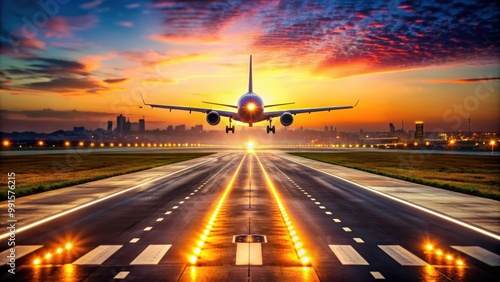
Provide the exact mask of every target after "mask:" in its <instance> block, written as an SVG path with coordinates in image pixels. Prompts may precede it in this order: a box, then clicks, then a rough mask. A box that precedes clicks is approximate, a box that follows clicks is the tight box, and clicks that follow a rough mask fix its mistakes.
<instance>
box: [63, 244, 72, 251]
mask: <svg viewBox="0 0 500 282" xmlns="http://www.w3.org/2000/svg"><path fill="white" fill-rule="evenodd" d="M64 247H65V248H66V250H70V249H71V248H72V247H73V245H72V244H71V243H67V244H66V246H64Z"/></svg>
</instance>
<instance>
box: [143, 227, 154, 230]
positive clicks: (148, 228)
mask: <svg viewBox="0 0 500 282" xmlns="http://www.w3.org/2000/svg"><path fill="white" fill-rule="evenodd" d="M151 229H153V227H151V226H149V227H146V228H144V231H149V230H151Z"/></svg>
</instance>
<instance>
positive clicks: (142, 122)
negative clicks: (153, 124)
mask: <svg viewBox="0 0 500 282" xmlns="http://www.w3.org/2000/svg"><path fill="white" fill-rule="evenodd" d="M144 131H146V121H145V120H144V119H143V118H142V119H140V120H139V132H144Z"/></svg>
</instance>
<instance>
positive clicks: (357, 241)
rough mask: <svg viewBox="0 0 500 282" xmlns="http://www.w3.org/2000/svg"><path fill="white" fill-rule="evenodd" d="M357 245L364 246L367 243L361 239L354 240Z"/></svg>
mask: <svg viewBox="0 0 500 282" xmlns="http://www.w3.org/2000/svg"><path fill="white" fill-rule="evenodd" d="M353 239H354V241H355V242H356V243H359V244H363V243H364V242H365V241H363V239H361V238H353Z"/></svg>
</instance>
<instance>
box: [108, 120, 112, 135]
mask: <svg viewBox="0 0 500 282" xmlns="http://www.w3.org/2000/svg"><path fill="white" fill-rule="evenodd" d="M111 131H113V122H112V121H110V120H108V133H111Z"/></svg>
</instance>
